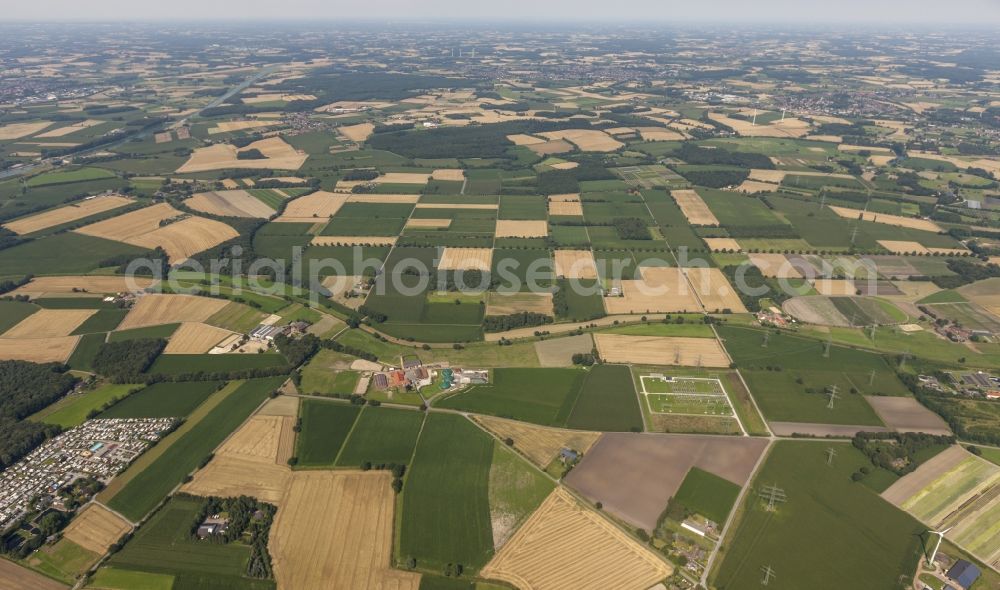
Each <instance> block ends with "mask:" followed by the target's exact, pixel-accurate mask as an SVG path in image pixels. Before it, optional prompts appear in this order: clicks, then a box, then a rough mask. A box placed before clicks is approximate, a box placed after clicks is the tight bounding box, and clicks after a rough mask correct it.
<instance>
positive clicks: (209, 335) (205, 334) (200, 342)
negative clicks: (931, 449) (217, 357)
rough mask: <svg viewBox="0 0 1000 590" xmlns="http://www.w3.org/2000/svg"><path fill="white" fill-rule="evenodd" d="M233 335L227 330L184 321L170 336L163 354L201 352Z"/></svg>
mask: <svg viewBox="0 0 1000 590" xmlns="http://www.w3.org/2000/svg"><path fill="white" fill-rule="evenodd" d="M232 335H233V332H230V331H229V330H223V329H222V328H216V327H215V326H209V325H208V324H202V323H198V322H184V323H182V324H181V325H180V327H179V328H177V331H176V332H174V333H173V335H172V336H170V341H169V342H167V347H166V348H165V349H163V354H202V353H205V352H208V351H210V350H212V348H214V347H215V345H216V344H218V343H220V342H222V341H223V340H225V339H226V338H229V337H230V336H232Z"/></svg>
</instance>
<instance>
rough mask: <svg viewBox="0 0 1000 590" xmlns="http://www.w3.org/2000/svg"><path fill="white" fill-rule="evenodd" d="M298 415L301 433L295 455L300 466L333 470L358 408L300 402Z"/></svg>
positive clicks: (338, 404)
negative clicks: (332, 467)
mask: <svg viewBox="0 0 1000 590" xmlns="http://www.w3.org/2000/svg"><path fill="white" fill-rule="evenodd" d="M301 412H302V432H301V434H300V435H299V437H298V450H297V452H296V455H297V456H298V458H299V465H302V466H303V467H315V466H333V465H334V463H336V460H337V456H338V455H339V454H340V449H341V447H342V446H343V445H344V441H346V440H347V436H348V434H350V432H351V429H352V428H353V427H354V421H355V420H357V418H358V414H359V413H360V410H359V409H358V408H357V406H351V405H347V404H342V403H336V402H327V401H321V400H313V399H307V400H304V401H303V402H302V409H301Z"/></svg>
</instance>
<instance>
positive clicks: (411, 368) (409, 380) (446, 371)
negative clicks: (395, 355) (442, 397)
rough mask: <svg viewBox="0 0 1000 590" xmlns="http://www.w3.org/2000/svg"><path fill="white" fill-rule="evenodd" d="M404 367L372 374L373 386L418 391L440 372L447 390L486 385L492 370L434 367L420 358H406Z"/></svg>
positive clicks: (379, 388) (378, 388)
mask: <svg viewBox="0 0 1000 590" xmlns="http://www.w3.org/2000/svg"><path fill="white" fill-rule="evenodd" d="M402 365H403V366H402V367H400V368H394V367H390V368H389V370H387V371H382V372H379V373H375V374H374V375H372V380H371V383H372V387H374V388H375V389H377V390H379V391H385V390H388V389H401V390H404V391H416V390H418V389H421V388H423V387H427V386H428V385H430V384H431V383H433V382H434V379H435V378H436V377H437V376H438V373H439V372H440V375H441V389H442V390H447V389H451V388H452V387H456V386H462V385H485V384H487V383H489V382H490V372H489V371H487V370H485V369H452V368H443V369H433V368H429V367H425V366H424V365H423V364H422V363H421V362H420V360H419V359H416V358H410V359H407V358H404V359H403V360H402Z"/></svg>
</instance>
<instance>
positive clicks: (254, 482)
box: [181, 455, 292, 505]
mask: <svg viewBox="0 0 1000 590" xmlns="http://www.w3.org/2000/svg"><path fill="white" fill-rule="evenodd" d="M291 475H292V471H291V469H289V468H288V465H278V463H277V462H276V461H275V460H274V459H271V460H268V461H254V460H250V459H247V458H246V457H238V456H232V455H216V456H215V457H214V458H212V460H211V461H210V462H209V464H208V465H206V466H205V467H204V468H202V469H199V470H198V471H197V472H196V473H195V474H194V477H193V478H192V479H191V481H189V482H188V483H186V484H184V485H183V486H181V491H182V492H185V493H188V494H194V495H196V496H220V497H226V496H243V495H247V496H253V497H255V498H260V499H261V500H264V501H265V502H270V503H272V504H277V505H280V504H281V500H282V499H283V498H284V495H285V489H286V488H287V487H288V480H289V479H290V478H291Z"/></svg>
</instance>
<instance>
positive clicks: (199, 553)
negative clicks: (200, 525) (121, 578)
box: [108, 496, 275, 590]
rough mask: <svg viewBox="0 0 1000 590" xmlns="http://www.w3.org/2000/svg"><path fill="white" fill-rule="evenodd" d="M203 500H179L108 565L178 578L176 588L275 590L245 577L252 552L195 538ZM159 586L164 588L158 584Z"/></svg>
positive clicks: (271, 585) (267, 582)
mask: <svg viewBox="0 0 1000 590" xmlns="http://www.w3.org/2000/svg"><path fill="white" fill-rule="evenodd" d="M201 503H202V500H200V499H198V498H193V497H187V496H175V497H174V498H171V499H170V501H169V502H168V503H167V505H166V506H164V507H163V508H162V509H161V510H160V511H159V512H157V513H156V514H155V515H154V516H153V517H152V518H151V519H149V522H147V523H146V524H145V525H143V526H142V527H141V528H140V529H139V530H138V531H137V532H136V533H135V536H134V537H133V538H132V540H130V541H129V542H128V543H127V544H126V545H125V547H124V548H123V549H122V550H121V551H119V552H118V553H116V554H115V555H114V556H113V557H112V558H111V560H110V561H109V562H108V563H109V565H111V566H113V567H118V568H123V569H128V570H132V571H143V572H152V573H154V574H166V575H170V576H174V577H175V581H174V587H175V588H199V589H200V588H205V589H209V588H248V589H251V590H258V589H261V590H263V589H270V588H274V587H275V585H274V582H273V581H272V580H257V579H252V578H246V577H243V576H242V573H243V571H244V569H245V568H246V563H247V561H248V560H249V558H250V547H249V546H247V545H244V544H241V543H236V542H233V543H228V544H222V543H207V542H204V541H198V540H196V539H192V538H191V526H192V525H193V524H194V519H195V518H196V517H197V511H198V508H199V507H200V506H201ZM154 579H155V580H156V583H163V582H162V580H161V579H156V578H154Z"/></svg>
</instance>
